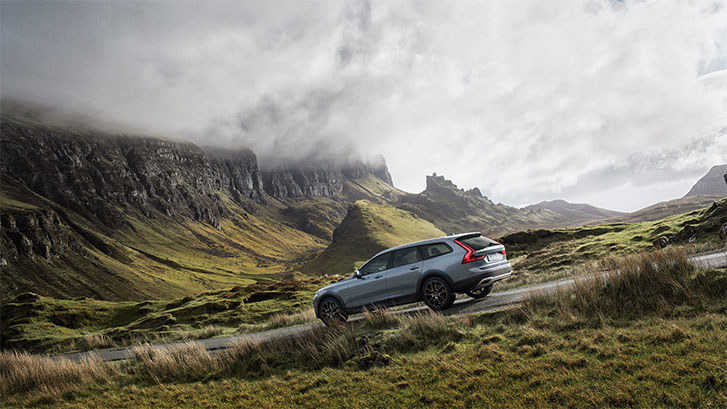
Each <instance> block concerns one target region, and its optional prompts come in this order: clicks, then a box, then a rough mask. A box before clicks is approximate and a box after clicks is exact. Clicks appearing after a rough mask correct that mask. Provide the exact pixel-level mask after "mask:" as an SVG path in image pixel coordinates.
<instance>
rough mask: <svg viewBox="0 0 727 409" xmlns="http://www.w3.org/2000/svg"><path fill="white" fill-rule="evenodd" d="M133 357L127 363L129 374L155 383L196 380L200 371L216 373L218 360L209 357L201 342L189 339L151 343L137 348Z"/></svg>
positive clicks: (201, 372)
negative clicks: (167, 344)
mask: <svg viewBox="0 0 727 409" xmlns="http://www.w3.org/2000/svg"><path fill="white" fill-rule="evenodd" d="M133 352H134V358H133V359H132V360H130V361H127V362H126V364H125V366H126V369H127V370H128V372H129V373H131V374H134V375H138V376H140V377H141V378H146V379H149V380H152V381H154V382H157V383H160V382H162V381H175V380H191V379H197V378H198V377H199V376H200V374H203V373H210V372H214V371H215V369H216V368H217V366H218V365H217V364H218V362H217V359H214V358H213V357H212V356H210V354H209V352H207V350H206V349H205V347H204V345H202V344H201V343H199V342H186V343H184V344H181V345H175V346H172V347H160V346H152V345H149V344H146V345H140V346H137V347H134V349H133Z"/></svg>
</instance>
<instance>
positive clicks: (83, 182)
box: [0, 122, 262, 228]
mask: <svg viewBox="0 0 727 409" xmlns="http://www.w3.org/2000/svg"><path fill="white" fill-rule="evenodd" d="M0 143H2V146H3V149H2V151H0V171H2V172H3V173H4V174H5V175H8V176H10V177H12V178H15V179H17V180H20V181H22V182H23V183H24V184H25V185H26V186H28V187H29V188H30V189H31V190H32V191H34V192H35V193H38V194H40V195H41V196H44V197H46V198H48V199H50V200H52V201H54V202H55V203H57V204H60V205H61V206H64V207H66V208H69V209H71V210H74V211H75V212H77V213H79V214H80V215H82V216H84V217H86V218H87V219H89V220H92V221H98V222H100V223H101V224H103V225H105V226H107V227H109V228H117V227H119V226H121V225H123V223H124V216H123V213H124V210H135V211H139V212H141V213H142V214H144V215H145V216H147V217H150V216H152V213H153V212H152V210H157V211H159V212H162V213H164V214H166V215H168V216H187V217H190V218H192V219H194V220H197V221H202V222H206V223H209V224H212V225H215V226H217V225H219V218H220V217H222V216H224V214H225V208H224V206H223V205H222V203H221V202H220V200H219V198H218V197H217V195H216V192H218V191H220V190H229V191H232V192H234V193H235V194H237V195H238V196H240V197H247V198H260V197H261V196H262V190H261V188H260V176H259V172H258V171H257V161H256V159H255V155H254V154H252V152H249V151H241V152H238V153H234V154H229V155H227V156H226V157H224V156H220V157H218V158H216V159H214V160H212V161H211V160H210V159H209V158H208V156H207V155H206V154H205V153H204V152H203V151H202V150H201V149H199V148H198V147H197V146H195V145H193V144H190V143H182V142H172V141H165V140H160V139H151V138H137V137H96V136H88V135H79V134H65V133H60V132H54V131H51V130H45V129H38V128H28V127H23V126H18V125H14V124H12V123H7V122H4V123H3V124H2V137H0Z"/></svg>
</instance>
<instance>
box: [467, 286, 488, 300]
mask: <svg viewBox="0 0 727 409" xmlns="http://www.w3.org/2000/svg"><path fill="white" fill-rule="evenodd" d="M491 291H492V284H490V285H488V286H485V287H481V288H478V289H476V290H472V291H467V295H469V296H470V297H472V298H485V297H487V295H488V294H490V292H491Z"/></svg>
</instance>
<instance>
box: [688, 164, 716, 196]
mask: <svg viewBox="0 0 727 409" xmlns="http://www.w3.org/2000/svg"><path fill="white" fill-rule="evenodd" d="M697 195H713V196H721V197H724V196H727V165H716V166H712V168H711V169H710V170H709V171H708V172H707V174H706V175H704V176H702V177H701V178H700V179H699V180H698V181H697V183H695V184H694V186H692V188H691V189H689V192H687V194H686V195H684V197H691V196H697Z"/></svg>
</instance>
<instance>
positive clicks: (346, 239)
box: [302, 200, 445, 275]
mask: <svg viewBox="0 0 727 409" xmlns="http://www.w3.org/2000/svg"><path fill="white" fill-rule="evenodd" d="M444 235H445V233H444V232H442V231H441V230H439V229H437V228H436V227H434V225H433V224H431V223H430V222H428V221H426V220H424V219H421V218H419V217H418V216H416V215H415V214H413V213H410V212H408V211H405V210H401V209H397V208H395V207H393V206H389V205H385V204H376V203H373V202H370V201H367V200H359V201H356V202H355V203H353V204H351V205H350V206H349V208H348V213H347V214H346V217H345V218H344V219H343V221H342V222H341V224H340V225H339V226H338V227H337V228H336V230H335V231H334V232H333V241H332V243H331V244H330V245H329V246H328V247H327V248H326V249H325V250H324V251H323V252H322V253H321V254H319V255H318V256H317V257H316V258H315V259H313V260H312V261H311V262H309V263H308V264H306V265H305V266H304V267H303V269H302V270H303V271H304V272H307V273H311V274H341V275H347V274H351V273H352V272H353V271H354V270H355V269H356V268H358V267H360V266H361V265H362V264H363V263H364V262H365V261H366V260H367V259H368V258H370V257H372V256H373V255H374V254H376V253H378V252H379V251H381V250H384V249H387V248H389V247H394V246H398V245H401V244H406V243H410V242H413V241H418V240H424V239H428V238H433V237H441V236H444Z"/></svg>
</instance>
